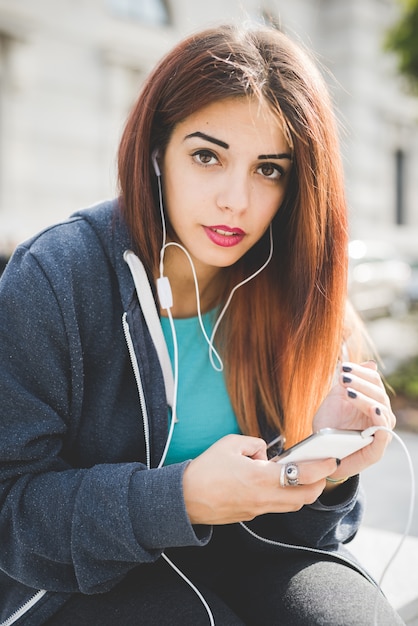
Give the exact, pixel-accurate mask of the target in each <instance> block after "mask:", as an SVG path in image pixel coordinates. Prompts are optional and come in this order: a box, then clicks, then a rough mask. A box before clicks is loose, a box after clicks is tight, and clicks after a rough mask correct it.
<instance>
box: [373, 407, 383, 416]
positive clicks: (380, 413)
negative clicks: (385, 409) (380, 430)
mask: <svg viewBox="0 0 418 626" xmlns="http://www.w3.org/2000/svg"><path fill="white" fill-rule="evenodd" d="M374 412H375V413H376V415H382V411H381V410H380V409H379V407H378V406H377V407H376V408H375V410H374Z"/></svg>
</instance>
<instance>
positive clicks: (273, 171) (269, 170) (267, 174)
mask: <svg viewBox="0 0 418 626" xmlns="http://www.w3.org/2000/svg"><path fill="white" fill-rule="evenodd" d="M257 171H258V172H260V174H261V175H262V176H264V178H268V179H269V180H279V179H280V178H281V177H282V176H283V174H284V170H283V168H282V167H280V165H277V164H276V163H261V165H259V167H258V168H257Z"/></svg>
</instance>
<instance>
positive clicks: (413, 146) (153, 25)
mask: <svg viewBox="0 0 418 626" xmlns="http://www.w3.org/2000/svg"><path fill="white" fill-rule="evenodd" d="M224 20H233V21H238V22H247V21H248V22H254V21H255V22H264V23H269V24H272V25H274V26H275V27H277V28H280V29H282V30H283V31H285V32H287V33H288V34H289V35H290V36H291V37H293V38H295V39H296V40H298V41H299V42H301V43H302V44H303V45H306V46H307V47H308V48H309V49H310V50H312V51H313V52H314V54H315V55H316V57H317V60H318V63H319V64H320V65H321V67H322V69H323V72H324V75H325V78H326V80H327V82H328V84H329V88H330V90H331V93H332V96H333V99H334V102H335V106H336V111H337V115H338V118H339V121H340V128H341V147H342V153H343V159H344V167H345V175H346V191H347V199H348V206H349V221H350V238H351V242H350V250H349V252H350V272H349V291H350V296H351V299H352V302H353V304H354V306H355V308H356V309H357V310H358V311H359V312H360V314H361V316H362V317H363V319H364V320H365V321H366V324H367V327H368V329H369V332H370V334H371V336H372V339H373V340H374V342H375V344H376V346H377V349H378V351H379V353H380V355H381V358H382V364H381V365H382V367H383V368H384V372H385V374H386V376H387V377H388V380H389V382H391V383H392V385H393V386H394V388H395V390H396V392H397V397H396V398H394V403H395V408H396V410H397V411H398V417H399V424H400V426H404V425H405V427H407V428H408V429H412V430H416V432H418V356H417V355H418V321H417V319H418V0H350V2H347V1H346V0H292V1H290V0H211V1H210V2H197V1H196V0H37V1H36V2H33V0H0V273H1V269H2V268H3V267H4V265H5V263H6V262H7V259H8V258H9V256H10V254H11V253H12V251H13V249H14V247H15V246H16V244H17V243H18V242H20V241H22V240H24V239H26V238H27V237H29V236H30V235H32V234H34V233H35V232H37V231H39V230H40V229H41V228H44V227H45V226H47V225H49V224H51V223H53V222H56V221H59V220H61V219H64V218H66V217H67V216H68V215H69V214H71V213H72V212H73V211H75V210H76V209H78V208H80V207H85V206H88V205H89V204H92V203H95V202H97V201H99V200H102V199H104V198H107V197H112V196H114V195H115V194H116V153H117V147H118V142H119V138H120V135H121V132H122V129H123V125H124V122H125V119H126V116H127V113H128V111H129V109H130V107H131V106H132V104H133V102H134V100H135V98H136V96H137V94H138V92H139V90H140V88H141V84H142V82H143V80H144V77H145V76H146V75H147V73H148V72H149V71H150V69H151V68H152V67H153V66H154V64H155V63H156V61H157V60H159V59H160V58H161V57H162V56H163V54H164V53H165V52H166V51H167V50H168V49H169V48H171V47H172V45H173V44H174V43H175V42H176V41H178V40H179V39H180V38H182V37H184V36H185V35H188V34H190V33H191V32H193V31H195V30H197V29H199V28H202V27H204V26H209V25H210V26H213V25H216V24H217V23H219V22H221V21H224Z"/></svg>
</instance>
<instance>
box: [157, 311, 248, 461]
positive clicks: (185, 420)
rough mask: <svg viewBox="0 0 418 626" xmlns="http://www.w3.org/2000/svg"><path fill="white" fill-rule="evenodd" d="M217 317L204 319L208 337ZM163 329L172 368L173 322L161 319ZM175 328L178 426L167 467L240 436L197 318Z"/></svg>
mask: <svg viewBox="0 0 418 626" xmlns="http://www.w3.org/2000/svg"><path fill="white" fill-rule="evenodd" d="M214 315H215V313H214V312H209V313H206V314H204V315H203V316H202V320H203V325H204V327H205V330H206V333H207V335H208V337H210V335H211V333H212V329H213V324H214ZM161 325H162V329H163V333H164V337H165V340H166V343H167V348H168V352H169V355H170V359H171V363H172V365H173V353H174V349H173V337H172V333H171V327H170V320H169V319H168V318H166V317H162V318H161ZM174 327H175V330H176V335H177V344H178V359H179V381H178V393H177V418H178V422H177V423H176V425H175V426H174V432H173V438H172V440H171V443H170V447H169V449H168V454H167V457H166V461H165V464H166V465H169V464H171V463H180V462H181V461H184V460H186V459H193V458H195V457H196V456H198V455H199V454H201V453H202V452H204V450H206V449H207V448H208V447H209V446H211V445H212V444H213V443H215V441H217V440H218V439H220V438H221V437H223V436H225V435H228V434H231V433H239V432H240V430H239V427H238V423H237V420H236V417H235V414H234V412H233V410H232V406H231V402H230V400H229V396H228V393H227V390H226V386H225V380H224V375H223V372H217V371H216V370H215V369H214V368H213V367H212V365H211V362H210V359H209V347H208V344H207V343H206V340H205V338H204V337H203V334H202V330H201V328H200V324H199V319H198V317H190V318H184V319H174ZM173 368H174V365H173ZM169 418H170V419H171V415H169Z"/></svg>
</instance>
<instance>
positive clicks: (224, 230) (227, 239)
mask: <svg viewBox="0 0 418 626" xmlns="http://www.w3.org/2000/svg"><path fill="white" fill-rule="evenodd" d="M203 228H204V230H205V233H206V235H207V236H208V237H209V239H210V240H211V241H212V242H213V243H215V244H216V245H217V246H222V247H223V248H230V247H231V246H236V245H237V244H239V243H240V242H241V241H242V240H243V239H244V237H245V232H244V231H243V230H241V228H231V227H230V226H224V225H223V224H220V225H219V226H218V225H217V226H204V227H203Z"/></svg>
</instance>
